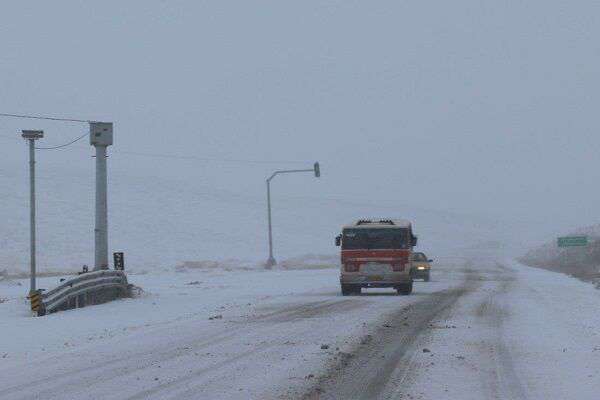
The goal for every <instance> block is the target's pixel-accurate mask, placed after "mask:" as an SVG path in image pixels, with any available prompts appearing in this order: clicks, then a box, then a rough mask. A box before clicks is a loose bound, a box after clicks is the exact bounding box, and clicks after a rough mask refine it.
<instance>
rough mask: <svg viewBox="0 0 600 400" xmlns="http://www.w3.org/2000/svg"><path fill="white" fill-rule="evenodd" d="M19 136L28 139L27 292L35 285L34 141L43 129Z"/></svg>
mask: <svg viewBox="0 0 600 400" xmlns="http://www.w3.org/2000/svg"><path fill="white" fill-rule="evenodd" d="M21 136H22V137H23V138H24V139H25V140H27V141H29V259H30V263H31V271H30V275H29V282H30V283H29V294H30V295H31V294H33V293H34V292H35V290H36V287H35V278H36V276H35V141H36V140H38V139H41V138H43V137H44V131H31V130H26V131H21Z"/></svg>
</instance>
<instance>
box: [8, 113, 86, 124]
mask: <svg viewBox="0 0 600 400" xmlns="http://www.w3.org/2000/svg"><path fill="white" fill-rule="evenodd" d="M0 117H12V118H27V119H45V120H49V121H66V122H84V123H89V122H94V121H90V120H85V119H75V118H59V117H48V116H45V115H29V114H8V113H0Z"/></svg>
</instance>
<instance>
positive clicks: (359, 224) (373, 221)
mask: <svg viewBox="0 0 600 400" xmlns="http://www.w3.org/2000/svg"><path fill="white" fill-rule="evenodd" d="M410 227H411V223H410V221H408V220H406V219H389V218H364V219H359V220H357V221H354V222H352V223H350V224H348V225H344V226H343V227H342V229H348V228H352V229H360V228H405V229H406V228H410Z"/></svg>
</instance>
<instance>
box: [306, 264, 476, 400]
mask: <svg viewBox="0 0 600 400" xmlns="http://www.w3.org/2000/svg"><path fill="white" fill-rule="evenodd" d="M480 285H481V280H480V279H479V278H478V273H477V271H474V270H469V274H467V276H466V277H465V280H464V281H463V282H462V283H461V285H460V286H459V287H458V288H454V289H447V290H442V291H439V292H435V293H432V294H430V295H428V296H427V297H426V298H424V299H423V300H419V301H417V302H415V303H411V304H409V305H407V306H405V307H402V308H401V309H400V310H398V311H397V312H394V313H392V314H390V315H387V316H385V317H384V318H383V319H382V323H383V326H382V327H381V328H378V329H377V330H376V331H375V332H374V333H373V334H372V335H371V340H369V343H368V344H364V343H365V340H364V339H363V340H362V341H361V342H362V343H363V344H357V345H356V346H355V347H354V348H353V349H352V350H351V351H350V353H349V354H346V355H345V356H343V357H341V358H340V359H338V361H336V362H334V363H333V365H331V366H330V367H329V369H328V370H327V371H326V373H325V374H323V375H322V376H321V377H320V378H319V379H318V381H317V383H316V384H315V385H313V387H312V388H310V389H309V390H308V391H307V392H306V393H305V394H304V395H303V396H302V398H303V399H304V400H327V399H353V400H360V399H365V400H366V399H368V400H373V399H390V398H392V396H394V397H398V398H401V397H402V396H403V391H404V389H405V387H403V386H404V385H406V384H407V382H408V379H409V377H410V375H411V374H413V373H418V370H416V368H415V366H414V362H413V359H414V355H415V354H416V351H417V347H416V346H417V344H418V343H419V342H420V341H421V340H422V339H423V338H424V336H425V335H427V332H428V327H429V324H430V323H431V322H432V321H433V320H434V319H436V318H439V317H441V316H442V315H444V314H445V313H446V312H448V311H449V310H450V309H452V307H453V306H454V304H455V303H456V302H457V301H458V300H459V299H460V298H461V297H462V296H464V295H465V294H467V293H469V292H471V291H473V290H475V289H476V288H477V287H478V286H480ZM406 324H408V326H406ZM400 385H402V386H400Z"/></svg>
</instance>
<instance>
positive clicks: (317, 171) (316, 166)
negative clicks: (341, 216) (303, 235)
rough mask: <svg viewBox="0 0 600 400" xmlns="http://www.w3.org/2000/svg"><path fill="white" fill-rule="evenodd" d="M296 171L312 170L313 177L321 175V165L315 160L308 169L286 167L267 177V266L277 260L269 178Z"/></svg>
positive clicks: (274, 263)
mask: <svg viewBox="0 0 600 400" xmlns="http://www.w3.org/2000/svg"><path fill="white" fill-rule="evenodd" d="M296 172H313V173H314V174H315V178H319V177H320V176H321V167H320V166H319V163H318V162H316V163H315V164H314V165H313V167H312V168H309V169H288V170H281V171H275V172H273V174H272V175H271V176H270V177H268V178H267V209H268V219H269V258H268V259H267V262H266V263H265V267H267V268H271V267H272V266H274V265H276V264H277V261H275V258H274V257H273V229H272V227H271V180H273V178H275V177H276V176H277V175H279V174H291V173H296Z"/></svg>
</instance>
